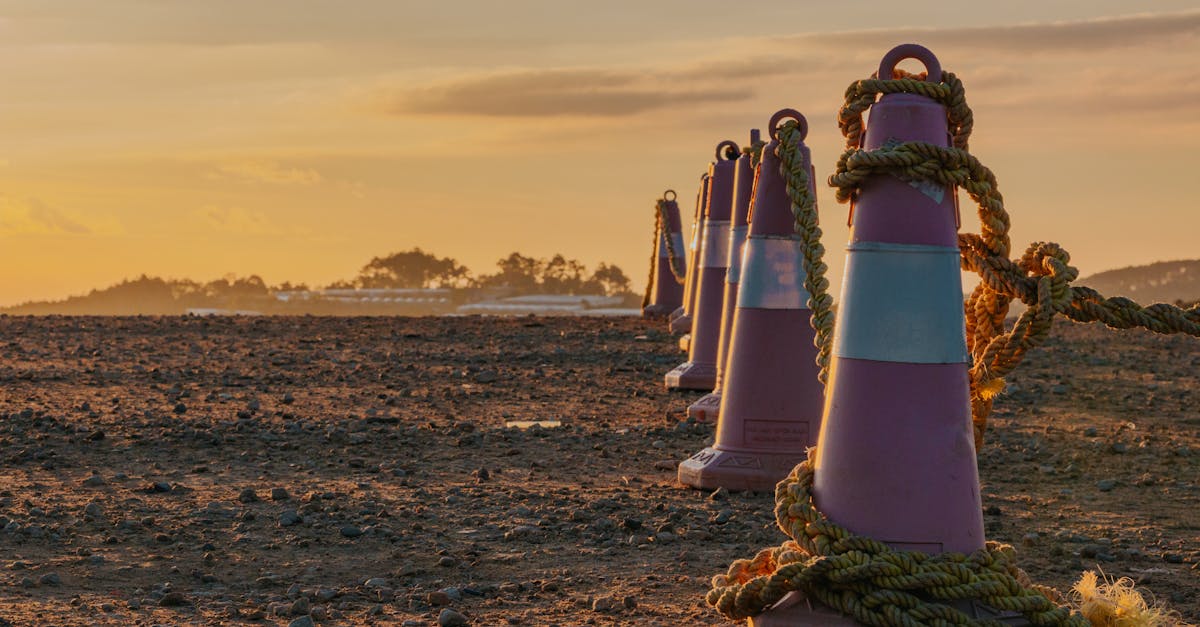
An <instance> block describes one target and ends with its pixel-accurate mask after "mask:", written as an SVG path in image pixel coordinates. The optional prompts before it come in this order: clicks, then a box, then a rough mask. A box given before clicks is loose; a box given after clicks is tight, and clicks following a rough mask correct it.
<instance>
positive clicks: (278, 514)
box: [0, 317, 1200, 626]
mask: <svg viewBox="0 0 1200 627" xmlns="http://www.w3.org/2000/svg"><path fill="white" fill-rule="evenodd" d="M662 327H663V325H662V324H659V323H646V322H643V321H641V320H636V319H580V318H516V319H512V318H509V319H484V318H358V319H346V318H340V319H339V318H309V317H304V318H256V319H250V318H241V319H223V318H108V319H102V318H61V317H58V318H23V317H5V318H0V347H2V348H3V350H2V351H0V381H2V386H0V417H4V418H3V420H0V625H9V624H12V625H39V626H40V625H219V624H226V625H233V624H246V623H250V624H268V625H288V624H295V625H304V624H308V622H307V621H308V620H313V621H315V623H316V624H318V625H359V624H374V625H436V624H437V623H438V618H439V615H440V614H441V613H443V612H444V610H445V609H446V608H450V609H452V610H453V611H454V612H458V613H460V614H461V615H463V616H465V617H466V618H467V619H468V620H469V623H465V624H471V625H510V624H512V625H534V626H542V625H664V626H665V625H671V626H675V625H688V626H690V625H721V624H726V623H725V622H724V621H722V620H721V619H720V618H719V617H718V616H717V615H716V614H715V613H713V612H712V611H710V610H709V609H708V608H707V607H705V605H704V603H703V600H702V599H703V596H704V593H705V591H706V589H707V582H708V580H709V578H710V576H712V575H713V574H715V573H718V572H720V571H723V570H724V569H725V567H726V566H727V565H728V563H729V562H730V561H731V560H733V559H734V558H738V557H748V556H750V555H752V554H753V552H754V551H755V550H757V549H759V548H761V547H765V546H770V545H774V544H777V543H779V542H780V541H781V540H782V535H781V534H780V532H779V531H778V530H777V529H776V527H775V525H774V523H773V521H772V514H771V508H772V497H771V496H769V495H753V494H739V493H734V494H728V495H724V494H717V495H710V494H709V493H707V492H701V491H694V490H690V489H685V488H683V487H681V486H679V485H678V484H677V483H676V482H675V474H674V470H673V466H674V463H675V462H677V461H679V460H683V459H685V458H687V457H688V456H689V455H690V454H691V453H693V452H695V451H697V450H699V449H701V448H703V447H704V446H705V445H706V444H708V443H709V442H710V441H711V438H712V437H713V428H712V427H711V426H710V425H703V424H692V423H688V422H686V421H683V420H681V417H682V416H683V415H684V410H685V408H686V407H687V405H688V403H689V402H691V401H692V400H693V399H695V398H697V397H698V396H699V394H694V393H688V394H682V393H668V392H666V391H664V389H663V384H662V375H663V374H664V373H665V372H666V371H667V370H669V369H670V368H671V367H673V366H674V365H676V364H677V363H679V362H680V361H681V356H680V354H679V353H678V352H677V350H676V349H675V348H674V347H675V341H674V338H672V337H671V336H669V335H667V334H666V333H664V332H662ZM1198 366H1200V340H1196V339H1192V338H1184V337H1156V336H1153V335H1151V334H1148V333H1142V332H1128V333H1115V332H1111V331H1108V330H1106V329H1104V328H1101V327H1096V326H1078V325H1070V324H1068V323H1062V322H1060V323H1058V324H1057V327H1056V331H1055V335H1054V338H1053V340H1052V341H1051V342H1050V343H1049V345H1048V346H1045V347H1043V348H1041V349H1039V350H1037V351H1036V352H1035V353H1034V354H1033V355H1032V357H1031V358H1030V359H1029V360H1028V362H1027V363H1026V364H1024V365H1023V367H1022V368H1021V369H1020V370H1019V372H1018V373H1017V374H1016V375H1015V376H1013V377H1012V379H1011V383H1012V385H1011V386H1010V392H1009V393H1008V394H1007V396H1005V397H1003V398H1002V399H1001V400H1000V401H999V402H998V403H997V411H996V415H995V417H994V419H993V424H992V430H991V431H990V432H989V438H988V441H987V444H986V445H985V446H984V448H983V449H982V451H981V454H980V457H979V459H980V474H981V476H982V480H983V500H984V508H985V517H984V518H985V521H986V525H987V531H988V534H989V536H990V537H991V538H992V539H995V540H1001V541H1006V542H1010V543H1013V544H1014V545H1016V546H1017V549H1018V554H1019V558H1020V560H1021V564H1022V565H1023V566H1024V567H1025V568H1026V569H1027V570H1028V571H1029V573H1030V574H1031V575H1032V577H1033V578H1034V579H1035V580H1037V581H1040V582H1042V583H1047V584H1051V585H1054V586H1057V587H1060V588H1062V587H1064V586H1067V585H1069V584H1070V582H1072V581H1073V580H1074V579H1075V578H1076V577H1077V576H1078V574H1079V572H1080V571H1081V570H1082V569H1084V568H1095V567H1096V566H1099V567H1101V568H1103V570H1104V572H1106V573H1108V574H1110V575H1116V576H1129V577H1132V578H1134V579H1136V580H1138V581H1139V582H1141V583H1142V584H1143V585H1144V586H1145V587H1146V588H1147V589H1149V590H1151V591H1153V592H1154V593H1155V595H1156V596H1157V597H1158V598H1159V599H1160V600H1162V601H1165V602H1167V603H1169V604H1170V605H1171V606H1173V607H1174V608H1175V609H1177V610H1178V611H1180V612H1181V613H1182V614H1183V615H1184V616H1185V617H1187V618H1189V619H1191V620H1193V621H1195V620H1196V617H1197V616H1200V566H1198V564H1200V391H1198V389H1197V379H1196V372H1197V367H1198ZM519 420H557V421H561V422H562V426H561V427H556V428H548V429H541V428H535V429H530V430H520V429H517V428H509V427H506V423H507V422H509V421H519ZM446 616H447V619H446V620H447V622H449V623H451V624H453V623H454V622H455V621H454V620H451V614H450V613H449V612H447V613H446ZM306 617H307V618H306Z"/></svg>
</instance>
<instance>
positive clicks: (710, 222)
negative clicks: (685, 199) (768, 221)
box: [665, 140, 740, 390]
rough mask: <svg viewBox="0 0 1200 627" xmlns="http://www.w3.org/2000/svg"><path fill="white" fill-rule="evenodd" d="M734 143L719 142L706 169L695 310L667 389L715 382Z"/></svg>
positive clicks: (706, 387)
mask: <svg viewBox="0 0 1200 627" xmlns="http://www.w3.org/2000/svg"><path fill="white" fill-rule="evenodd" d="M739 152H740V151H739V149H738V145H737V144H735V143H733V142H731V141H728V140H726V141H723V142H721V143H719V144H717V160H716V162H714V163H712V164H711V165H709V168H708V173H709V177H708V178H709V191H708V198H709V200H708V207H707V208H706V210H705V214H704V221H703V226H704V231H703V233H702V235H701V238H700V262H699V263H698V264H697V266H696V272H697V275H698V276H697V278H696V287H695V292H696V293H695V299H696V304H695V308H694V310H693V311H692V334H691V335H692V337H691V342H690V344H689V346H688V360H687V362H685V363H683V364H680V365H679V366H676V367H675V369H674V370H672V371H670V372H668V373H667V375H666V377H665V380H666V384H667V388H668V389H672V390H677V389H682V390H711V389H712V388H713V385H715V384H716V379H717V343H718V342H719V341H720V334H721V306H722V303H721V299H722V298H724V296H725V271H726V270H727V269H728V267H729V266H728V265H727V264H728V263H729V250H728V246H729V229H730V224H729V218H730V212H731V209H732V205H733V173H734V170H735V169H736V168H737V158H738V153H739Z"/></svg>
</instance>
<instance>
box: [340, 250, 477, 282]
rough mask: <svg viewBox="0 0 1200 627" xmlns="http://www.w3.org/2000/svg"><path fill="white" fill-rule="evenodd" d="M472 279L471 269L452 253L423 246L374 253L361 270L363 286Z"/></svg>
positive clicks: (360, 280)
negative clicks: (443, 254)
mask: <svg viewBox="0 0 1200 627" xmlns="http://www.w3.org/2000/svg"><path fill="white" fill-rule="evenodd" d="M468 281H469V271H468V270H467V268H466V267H465V266H463V265H461V264H459V263H458V262H457V261H455V260H454V259H451V258H449V257H443V258H440V259H439V258H438V257H437V256H436V255H431V254H429V253H427V252H425V251H423V250H421V249H420V248H413V249H412V250H407V251H404V252H398V253H392V254H390V255H388V256H386V257H375V258H373V259H371V261H370V263H368V264H367V265H365V266H363V268H362V270H360V271H359V273H358V279H357V280H356V284H357V285H358V286H359V287H363V288H427V287H458V286H462V285H465V284H466V283H467V282H468Z"/></svg>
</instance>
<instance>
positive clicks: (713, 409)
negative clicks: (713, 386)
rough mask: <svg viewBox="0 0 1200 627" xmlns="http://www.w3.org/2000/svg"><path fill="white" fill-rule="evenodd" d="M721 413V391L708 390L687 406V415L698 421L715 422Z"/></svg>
mask: <svg viewBox="0 0 1200 627" xmlns="http://www.w3.org/2000/svg"><path fill="white" fill-rule="evenodd" d="M720 415H721V393H720V392H709V393H708V394H705V395H704V396H701V397H700V400H698V401H696V402H695V403H692V404H691V405H690V406H688V409H687V416H688V418H691V419H692V420H695V421H698V422H716V421H717V418H718V417H720Z"/></svg>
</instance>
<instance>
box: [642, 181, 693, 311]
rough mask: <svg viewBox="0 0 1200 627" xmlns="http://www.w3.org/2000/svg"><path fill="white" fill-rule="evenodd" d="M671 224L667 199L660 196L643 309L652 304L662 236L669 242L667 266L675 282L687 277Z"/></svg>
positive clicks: (681, 283) (655, 213)
mask: <svg viewBox="0 0 1200 627" xmlns="http://www.w3.org/2000/svg"><path fill="white" fill-rule="evenodd" d="M670 225H671V220H670V218H669V217H668V216H667V199H666V198H659V199H658V201H657V202H656V203H655V205H654V241H653V243H652V244H651V246H650V277H649V278H648V279H646V293H645V294H644V295H643V296H642V308H643V309H645V308H646V307H647V306H648V305H649V304H650V293H651V291H653V290H654V282H655V280H656V279H657V277H656V276H655V273H656V272H657V271H658V259H659V254H658V241H659V238H660V237H661V238H662V239H663V240H665V241H666V242H667V268H668V269H670V270H671V275H672V276H673V277H675V282H676V283H678V284H680V285H683V282H684V280H686V279H687V270H686V269H681V268H680V267H679V260H678V259H676V252H675V241H674V238H672V237H671V231H670Z"/></svg>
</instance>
